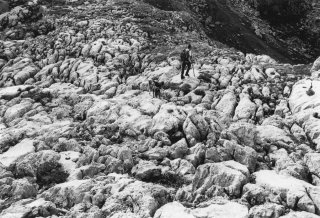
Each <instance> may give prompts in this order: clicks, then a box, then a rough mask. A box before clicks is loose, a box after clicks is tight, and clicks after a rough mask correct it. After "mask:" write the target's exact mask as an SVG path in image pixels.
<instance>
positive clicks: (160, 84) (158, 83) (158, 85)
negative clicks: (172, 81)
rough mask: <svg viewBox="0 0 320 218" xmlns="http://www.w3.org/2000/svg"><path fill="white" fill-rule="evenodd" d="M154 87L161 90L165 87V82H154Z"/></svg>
mask: <svg viewBox="0 0 320 218" xmlns="http://www.w3.org/2000/svg"><path fill="white" fill-rule="evenodd" d="M154 85H155V86H156V87H158V88H160V89H161V88H162V87H163V86H164V82H158V81H154Z"/></svg>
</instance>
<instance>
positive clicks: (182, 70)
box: [181, 61, 191, 76]
mask: <svg viewBox="0 0 320 218" xmlns="http://www.w3.org/2000/svg"><path fill="white" fill-rule="evenodd" d="M186 67H187V72H186V75H189V71H190V68H191V63H190V62H188V61H187V62H182V66H181V76H183V74H184V70H185V69H186Z"/></svg>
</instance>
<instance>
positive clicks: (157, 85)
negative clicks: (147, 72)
mask: <svg viewBox="0 0 320 218" xmlns="http://www.w3.org/2000/svg"><path fill="white" fill-rule="evenodd" d="M163 85H164V82H158V81H154V80H149V92H152V96H153V97H154V98H161V89H162V88H163Z"/></svg>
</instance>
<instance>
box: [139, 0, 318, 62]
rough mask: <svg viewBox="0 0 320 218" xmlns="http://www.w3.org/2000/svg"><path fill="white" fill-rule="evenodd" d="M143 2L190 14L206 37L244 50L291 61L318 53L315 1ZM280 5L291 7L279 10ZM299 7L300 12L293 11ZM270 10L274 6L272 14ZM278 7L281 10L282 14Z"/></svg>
mask: <svg viewBox="0 0 320 218" xmlns="http://www.w3.org/2000/svg"><path fill="white" fill-rule="evenodd" d="M144 2H146V3H148V4H150V5H152V6H154V7H156V8H158V9H161V10H164V11H185V12H188V13H190V14H192V16H193V17H194V18H195V19H196V20H198V21H199V23H201V24H202V28H203V30H204V32H205V33H206V35H207V36H208V37H209V38H210V39H212V40H214V41H219V42H222V43H224V44H226V45H228V46H231V47H234V48H236V49H239V50H241V51H242V52H244V53H255V54H267V55H269V56H271V57H273V58H275V59H276V60H278V61H280V62H286V63H291V64H292V63H295V64H300V63H304V64H305V63H310V62H312V61H313V60H314V59H316V57H317V56H319V54H320V46H319V38H320V34H319V33H320V31H319V30H315V28H313V27H312V25H313V26H317V23H316V22H317V20H318V19H319V18H317V13H316V12H317V4H313V5H312V4H311V3H310V4H309V2H307V3H306V4H307V5H308V7H307V6H306V7H301V4H302V3H301V2H303V0H301V1H300V0H296V1H293V2H294V4H296V5H294V6H292V5H291V6H290V7H289V6H287V5H286V4H288V2H286V0H282V1H269V4H262V6H261V4H259V3H257V2H261V1H251V3H252V2H253V3H252V4H250V1H244V2H243V1H240V0H193V1H192V0H191V1H189V0H188V1H175V0H162V1H159V0H144ZM279 2H282V3H281V5H280V6H279V5H275V4H279ZM283 2H285V3H283ZM289 2H290V1H289ZM290 4H293V3H290ZM303 4H304V3H303ZM255 6H256V8H255ZM284 7H286V8H290V9H292V8H293V9H292V10H291V11H290V10H289V9H288V11H283V10H284V9H283V8H284ZM294 7H296V8H294ZM300 8H301V12H300V11H297V10H299V9H300ZM273 10H276V11H275V12H274V14H272V12H273ZM278 10H282V12H281V13H282V14H281V13H279V11H278ZM264 11H267V12H268V13H263V12H264ZM306 24H308V25H306ZM318 24H319V22H318Z"/></svg>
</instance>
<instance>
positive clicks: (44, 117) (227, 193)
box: [0, 0, 320, 218]
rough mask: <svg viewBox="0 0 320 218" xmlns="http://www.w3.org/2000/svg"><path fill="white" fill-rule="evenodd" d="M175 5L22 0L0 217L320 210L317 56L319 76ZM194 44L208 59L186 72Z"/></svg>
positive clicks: (5, 78) (3, 19) (0, 98)
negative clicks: (223, 40) (221, 40)
mask: <svg viewBox="0 0 320 218" xmlns="http://www.w3.org/2000/svg"><path fill="white" fill-rule="evenodd" d="M41 4H45V5H46V7H44V6H43V5H41ZM159 4H160V3H159ZM197 4H200V3H199V2H197ZM181 7H182V6H181ZM183 7H185V6H183ZM183 7H182V8H183ZM164 9H166V8H161V4H160V5H154V4H153V3H152V1H133V0H121V1H118V0H117V1H106V2H101V1H98V0H93V1H90V2H74V1H68V2H65V3H63V4H62V2H61V3H60V2H52V3H51V4H47V3H46V2H41V1H38V2H35V1H34V2H29V1H13V2H10V4H9V9H8V11H5V12H4V13H2V14H1V15H0V29H1V32H0V38H1V41H0V187H1V188H0V190H1V191H0V211H1V214H0V217H29V216H30V217H81V218H82V217H83V218H84V217H97V218H100V217H101V218H102V217H113V218H120V217H130V218H131V217H134V218H135V217H137V218H149V217H157V218H165V217H190V218H191V217H196V218H200V217H207V218H211V217H212V218H213V217H226V218H227V217H239V218H240V217H266V218H269V217H270V218H271V217H304V216H305V217H308V216H309V217H318V216H319V215H320V214H319V209H318V208H319V207H320V205H319V199H318V195H319V190H318V186H319V176H320V175H319V170H318V168H319V167H317V166H318V165H319V163H318V162H319V155H318V151H319V146H318V144H319V143H318V138H319V134H318V129H319V125H318V122H317V120H318V119H319V117H318V116H319V115H318V111H317V107H318V103H317V101H318V100H317V99H318V97H319V96H318V95H319V89H318V86H319V84H318V82H319V81H318V80H317V78H316V75H317V73H316V72H318V67H317V66H318V63H317V61H316V62H315V63H314V66H313V67H312V70H311V72H312V76H313V77H312V80H311V79H306V78H304V77H306V75H305V72H306V71H307V70H306V69H308V68H307V66H304V65H303V66H293V65H290V64H282V63H278V62H276V61H275V60H274V59H272V58H271V57H269V56H266V55H254V54H246V55H245V54H244V53H242V52H239V51H237V50H235V49H232V48H227V47H225V46H223V45H220V44H216V42H213V41H210V39H209V38H208V37H207V36H206V35H205V34H206V33H205V31H203V30H202V29H201V28H200V27H201V25H202V24H201V23H199V21H198V20H196V19H194V17H193V16H191V15H190V14H189V13H191V11H190V12H188V13H187V12H183V10H182V9H181V11H175V10H164ZM208 22H209V21H208ZM217 25H218V24H217ZM186 43H191V44H192V45H193V48H194V54H195V56H196V57H197V59H196V62H195V64H194V66H193V68H192V69H191V71H190V72H189V75H190V76H189V77H186V78H185V79H184V80H181V77H180V70H181V69H180V62H179V53H180V52H181V50H182V49H183V48H184V46H185V44H186ZM218 45H219V46H218ZM308 70H309V69H308ZM310 75H311V74H310ZM149 80H158V81H159V82H163V86H162V87H161V89H160V94H161V96H159V97H155V96H154V93H153V91H154V90H153V89H152V87H150V86H149ZM311 82H312V83H311ZM311 84H312V87H311Z"/></svg>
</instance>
